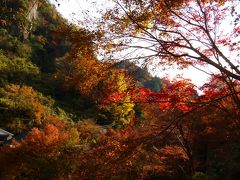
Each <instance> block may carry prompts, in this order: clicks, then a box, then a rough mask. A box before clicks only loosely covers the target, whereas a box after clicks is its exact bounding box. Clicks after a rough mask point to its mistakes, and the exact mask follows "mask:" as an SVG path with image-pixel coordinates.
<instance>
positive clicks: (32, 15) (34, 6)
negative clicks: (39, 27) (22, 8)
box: [27, 0, 39, 22]
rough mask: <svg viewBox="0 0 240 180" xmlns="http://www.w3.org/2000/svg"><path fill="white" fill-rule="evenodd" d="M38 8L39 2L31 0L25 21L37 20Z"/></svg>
mask: <svg viewBox="0 0 240 180" xmlns="http://www.w3.org/2000/svg"><path fill="white" fill-rule="evenodd" d="M38 7H39V2H38V1H37V0H32V1H30V2H29V8H28V13H27V19H28V20H29V21H30V22H31V21H33V20H36V19H37V17H38V13H37V11H38Z"/></svg>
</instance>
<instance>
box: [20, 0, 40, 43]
mask: <svg viewBox="0 0 240 180" xmlns="http://www.w3.org/2000/svg"><path fill="white" fill-rule="evenodd" d="M38 7H39V2H38V1H37V0H32V1H30V2H29V7H28V11H27V16H26V18H27V20H28V21H29V22H30V24H29V25H28V26H26V27H24V29H23V38H24V39H27V38H28V36H29V33H30V32H31V30H32V24H33V21H34V20H36V19H37V18H38Z"/></svg>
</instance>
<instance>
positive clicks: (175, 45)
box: [103, 0, 240, 80]
mask: <svg viewBox="0 0 240 180" xmlns="http://www.w3.org/2000/svg"><path fill="white" fill-rule="evenodd" d="M113 2H114V3H115V5H116V6H115V7H114V8H112V9H110V10H108V11H107V13H106V14H105V16H104V18H105V20H106V21H107V23H105V24H104V25H103V26H104V29H106V26H107V27H108V29H109V31H108V32H107V34H108V37H109V34H112V35H113V40H112V42H110V44H111V45H112V47H114V48H115V47H118V48H121V49H126V48H128V49H129V48H131V49H133V50H137V49H138V50H143V49H144V50H146V53H145V54H142V53H139V54H136V53H135V54H134V56H132V57H131V58H130V59H143V60H144V61H151V60H154V61H155V62H157V63H160V64H164V65H173V64H174V65H176V64H177V65H179V66H180V67H182V68H184V67H187V66H189V65H192V66H198V65H201V67H203V66H204V65H210V66H213V67H214V68H216V69H217V70H218V72H219V71H220V72H221V73H223V74H225V75H227V76H229V77H231V78H233V79H236V80H240V70H239V66H238V64H239V48H240V47H239V32H240V27H239V25H238V24H237V23H234V22H236V19H237V17H238V16H239V14H238V13H237V12H236V11H235V7H239V5H240V4H239V1H230V0H213V1H205V0H180V1H172V0H163V1H158V0H147V1H142V0H113ZM227 26H228V28H227V29H226V28H225V27H227ZM116 39H117V40H116ZM139 42H140V43H139ZM106 45H107V47H111V45H109V41H108V42H106ZM116 45H118V46H116ZM138 52H140V51H138ZM229 52H231V53H229Z"/></svg>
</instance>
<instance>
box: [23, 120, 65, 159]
mask: <svg viewBox="0 0 240 180" xmlns="http://www.w3.org/2000/svg"><path fill="white" fill-rule="evenodd" d="M66 138H67V136H66V134H65V133H63V132H60V131H59V129H58V128H56V127H55V126H54V125H51V124H49V125H46V126H45V127H44V129H43V130H40V129H38V128H33V129H32V131H31V132H30V134H29V135H28V136H27V137H26V139H25V141H24V146H25V148H26V151H27V152H29V153H33V154H36V155H38V154H39V153H40V154H42V155H45V156H46V157H51V156H56V155H58V152H59V150H60V147H61V145H62V143H63V142H64V141H65V140H66Z"/></svg>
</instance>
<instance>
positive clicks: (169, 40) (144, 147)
mask: <svg viewBox="0 0 240 180" xmlns="http://www.w3.org/2000/svg"><path fill="white" fill-rule="evenodd" d="M39 1H41V3H42V4H43V5H45V6H46V7H45V9H43V10H42V12H41V13H42V16H41V19H40V20H39V22H40V24H38V23H39V22H38V21H36V22H34V23H36V27H34V28H36V31H35V29H34V30H33V32H32V34H31V33H29V39H21V36H20V35H15V34H14V33H13V32H10V29H11V27H14V26H13V25H12V24H11V23H10V22H9V20H11V18H13V17H12V15H11V16H10V14H9V12H8V10H9V11H13V12H12V13H14V12H15V11H16V12H15V13H16V14H19V13H20V14H21V15H23V14H24V13H23V12H25V11H26V9H28V8H27V5H28V2H27V1H19V3H20V4H19V5H16V8H15V9H12V10H10V9H9V6H12V3H11V2H12V1H11V2H9V3H7V4H6V3H5V4H4V3H2V2H1V3H0V5H4V6H3V7H1V8H0V9H1V10H2V11H4V13H3V15H0V28H1V29H0V37H1V38H0V45H1V43H2V42H3V41H4V40H5V39H4V38H3V36H2V34H4V33H5V34H6V35H7V36H6V38H9V39H11V40H12V41H14V42H15V43H19V44H25V45H26V48H27V47H28V48H27V49H25V50H26V52H29V53H32V54H29V55H26V56H24V55H21V56H24V57H20V58H18V56H20V55H19V54H14V53H13V49H11V48H12V46H11V48H10V49H11V50H10V49H7V48H6V47H4V46H0V48H1V49H2V50H0V74H1V75H2V76H1V77H0V126H1V127H3V128H4V129H6V130H8V131H10V132H12V133H14V137H13V139H12V140H10V141H4V142H3V144H0V164H1V165H2V166H1V168H0V179H194V180H198V179H213V180H215V179H226V180H227V179H237V178H238V177H239V173H240V171H239V166H240V163H239V158H240V149H239V147H240V141H239V135H240V83H239V80H240V78H239V76H240V74H239V66H238V63H239V62H238V59H237V58H238V57H239V55H238V54H237V53H238V51H239V46H238V44H239V42H238V41H239V25H238V23H237V22H239V14H238V13H237V10H236V9H235V6H234V5H236V7H239V2H237V1H228V0H226V1H224V0H214V1H207V0H178V1H174V0H162V1H157V0H146V1H142V0H118V1H116V0H113V1H112V2H113V3H114V4H115V5H116V6H113V7H112V9H109V10H107V11H106V13H105V14H104V15H103V19H102V20H101V21H99V22H95V23H96V25H97V27H98V29H97V30H96V31H90V30H86V29H84V28H82V27H79V26H75V25H70V24H68V23H67V22H64V23H63V21H61V22H62V23H61V25H59V26H58V27H57V28H56V27H55V26H54V28H53V24H52V23H53V22H55V21H58V20H57V16H54V15H53V14H52V13H53V12H54V11H52V12H51V13H50V12H48V11H47V9H51V8H52V7H51V6H50V7H49V6H48V4H47V3H46V2H45V1H43V0H39ZM225 17H229V21H231V22H232V24H231V26H230V27H231V28H230V30H229V31H226V32H225V31H221V29H222V27H223V25H224V23H227V22H226V20H224V19H225ZM18 18H19V17H18ZM18 18H15V19H14V22H15V21H20V20H19V19H18ZM103 20H104V23H102V22H103ZM59 21H60V20H59ZM21 22H25V18H23V19H22V21H20V22H19V23H21ZM25 23H28V22H25ZM41 24H43V25H44V26H41ZM55 24H58V23H57V22H55ZM16 26H18V25H16ZM46 28H47V29H46ZM48 28H49V29H48ZM220 31H221V32H220ZM8 32H9V33H8ZM14 38H15V40H14ZM136 39H137V40H140V41H141V42H143V41H144V43H142V44H141V42H140V44H139V45H138V44H137V45H136V44H134V42H135V40H136ZM145 45H146V46H145ZM45 46H48V48H49V49H48V48H46V47H45ZM9 47H10V46H9ZM52 47H54V48H55V49H57V50H56V51H58V50H59V49H60V48H62V49H64V50H62V51H63V52H61V53H57V52H55V51H54V53H56V54H58V55H59V54H61V56H60V55H59V56H57V55H56V56H54V60H53V59H51V63H50V60H49V62H48V63H50V64H51V66H50V67H48V68H49V69H48V68H46V66H48V65H49V64H48V63H47V62H46V64H44V63H45V62H44V60H46V56H45V55H50V54H51V57H53V54H54V53H53V52H52V51H53V49H54V48H52ZM51 48H52V49H51ZM58 48H59V49H58ZM126 49H128V50H129V51H130V50H131V49H135V50H136V51H135V53H132V54H131V53H130V54H131V57H129V58H126V59H124V58H125V57H124V56H122V57H124V58H123V59H124V60H126V61H127V63H128V64H130V66H131V63H134V61H132V60H137V65H140V64H143V65H150V66H154V65H157V66H164V67H165V65H167V66H171V65H175V66H178V67H179V68H180V69H184V68H186V67H189V66H193V67H196V68H197V69H200V70H201V71H203V72H205V73H208V75H209V79H208V80H207V81H206V82H205V83H204V84H203V85H202V86H201V87H200V88H199V87H197V86H196V85H194V84H193V83H192V82H191V80H189V79H185V78H183V77H181V76H177V77H175V78H173V79H172V80H170V79H168V78H165V79H160V78H157V77H152V76H151V75H150V73H148V72H147V69H146V68H145V69H144V70H143V71H141V73H140V75H136V74H135V75H134V69H137V68H138V69H141V67H138V66H137V65H135V64H134V65H132V67H134V68H132V69H128V68H127V66H124V63H125V62H124V61H122V59H121V57H119V58H116V57H117V55H119V53H120V56H121V55H122V54H121V51H123V50H126ZM139 49H140V50H141V51H142V50H143V49H144V50H146V51H148V52H147V53H146V54H142V53H136V52H139V51H137V50H139ZM226 49H227V50H228V51H231V52H232V56H230V55H231V53H230V55H229V54H228V51H226ZM28 50H29V51H28ZM59 51H60V50H59ZM129 51H128V52H129ZM99 52H102V53H105V54H104V58H105V57H106V58H107V59H103V60H102V61H99V60H98V58H99V57H98V56H100V54H99ZM115 53H116V54H115ZM41 55H43V56H41ZM108 55H111V56H108ZM112 55H113V56H112ZM115 55H116V56H115ZM112 59H114V60H116V61H118V62H117V63H116V64H115V62H114V61H112ZM135 62H136V61H135ZM121 63H123V66H122V67H121V66H118V65H119V64H121ZM209 66H212V67H214V68H215V69H216V71H213V72H210V73H209V72H206V70H208V68H209ZM136 67H137V68H136ZM45 68H46V69H45ZM139 72H140V71H139ZM137 76H139V77H140V78H139V77H138V78H137ZM141 79H142V80H141ZM146 82H150V83H146ZM151 83H152V84H154V83H155V84H157V85H158V88H156V89H157V90H156V89H154V87H151V85H152V84H151ZM0 143H2V142H0Z"/></svg>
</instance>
